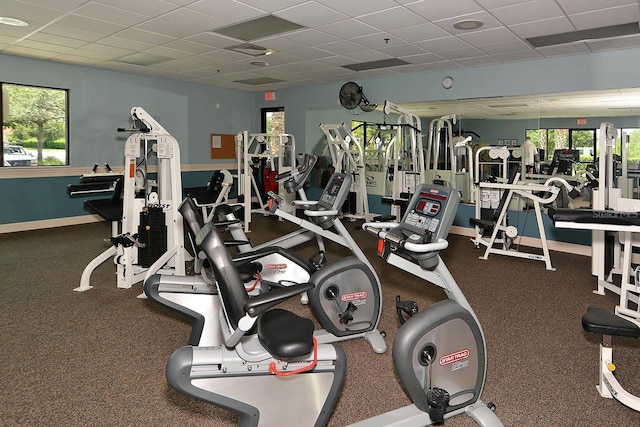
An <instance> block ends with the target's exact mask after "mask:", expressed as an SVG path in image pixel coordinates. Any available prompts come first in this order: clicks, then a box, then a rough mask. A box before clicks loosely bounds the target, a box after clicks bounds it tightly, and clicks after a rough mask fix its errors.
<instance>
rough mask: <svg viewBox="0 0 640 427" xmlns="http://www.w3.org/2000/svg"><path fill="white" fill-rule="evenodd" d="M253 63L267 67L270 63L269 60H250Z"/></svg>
mask: <svg viewBox="0 0 640 427" xmlns="http://www.w3.org/2000/svg"><path fill="white" fill-rule="evenodd" d="M249 64H251V65H255V66H256V67H267V66H269V63H268V62H267V61H251V62H249Z"/></svg>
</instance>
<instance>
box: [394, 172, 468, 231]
mask: <svg viewBox="0 0 640 427" xmlns="http://www.w3.org/2000/svg"><path fill="white" fill-rule="evenodd" d="M459 203H460V194H459V193H458V191H457V190H455V189H453V188H451V187H450V186H449V185H448V184H446V183H443V184H440V183H439V184H422V185H421V186H419V187H418V188H417V189H416V192H415V193H414V194H413V197H412V198H411V201H410V202H409V205H408V207H407V212H406V213H405V215H404V217H403V218H402V222H401V223H400V228H401V229H402V232H403V234H404V235H405V236H407V237H410V238H411V237H412V235H417V236H415V237H412V238H411V240H417V238H418V236H419V237H420V240H421V241H422V242H424V243H429V242H431V241H437V240H438V239H446V238H447V235H448V234H449V230H450V229H451V224H453V219H454V217H455V215H456V210H457V209H458V204H459ZM425 239H428V240H425Z"/></svg>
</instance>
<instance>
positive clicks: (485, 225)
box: [469, 218, 496, 230]
mask: <svg viewBox="0 0 640 427" xmlns="http://www.w3.org/2000/svg"><path fill="white" fill-rule="evenodd" d="M469 224H471V225H477V226H478V227H480V228H482V229H484V230H487V229H488V230H491V229H493V227H495V225H496V223H495V222H493V221H490V220H488V219H480V218H469Z"/></svg>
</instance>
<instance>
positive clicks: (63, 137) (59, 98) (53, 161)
mask: <svg viewBox="0 0 640 427" xmlns="http://www.w3.org/2000/svg"><path fill="white" fill-rule="evenodd" d="M0 87H1V88H2V104H1V105H2V108H1V110H2V130H1V133H2V145H3V151H2V166H4V167H19V166H64V165H68V164H69V144H68V141H69V125H68V123H69V122H68V117H69V115H68V104H69V103H68V91H67V90H65V89H52V88H43V87H37V86H26V85H17V84H8V83H0Z"/></svg>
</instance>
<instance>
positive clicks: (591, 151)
mask: <svg viewBox="0 0 640 427" xmlns="http://www.w3.org/2000/svg"><path fill="white" fill-rule="evenodd" d="M402 107H403V108H406V109H407V110H409V111H411V112H412V113H414V114H416V115H418V116H420V117H421V118H422V120H423V123H424V128H425V132H424V138H425V140H426V138H428V135H427V131H426V129H427V128H428V123H429V122H430V121H432V120H433V119H434V118H438V117H442V116H448V115H455V116H456V123H455V124H454V125H453V128H454V133H455V132H456V131H458V132H462V135H464V136H470V137H471V140H470V144H471V145H472V146H473V147H474V148H476V149H477V147H480V146H486V145H507V146H514V147H517V146H520V145H521V144H522V143H523V142H524V140H525V138H526V137H529V138H530V139H531V140H532V141H533V142H534V144H535V145H536V146H537V148H538V149H539V151H540V154H541V155H540V163H539V165H538V167H539V169H538V172H543V173H547V172H548V171H549V169H548V167H547V166H548V165H550V164H553V162H554V154H555V156H556V159H557V156H558V151H559V150H565V151H567V150H571V151H572V153H573V154H575V159H574V161H572V162H571V163H570V164H569V166H568V167H566V168H565V170H563V171H561V172H562V173H564V174H567V175H570V176H574V177H580V176H584V174H585V171H587V170H589V169H593V168H594V167H595V166H596V159H597V158H598V156H599V146H598V142H599V135H598V134H599V129H600V126H601V123H602V122H609V123H612V124H613V125H614V126H615V127H616V128H617V129H618V140H617V144H616V148H615V154H616V155H617V156H618V160H619V162H618V164H617V167H618V176H619V179H618V182H619V184H620V186H621V187H623V188H624V192H625V197H630V198H640V190H639V187H640V185H639V181H640V88H630V89H612V90H600V91H584V92H563V93H550V94H541V95H528V96H509V97H507V96H499V97H490V98H475V99H460V100H455V101H431V102H414V103H406V104H402ZM623 136H624V139H623ZM623 140H624V141H625V143H624V144H623V142H622V141H623ZM623 154H624V155H623ZM623 158H624V159H625V164H624V165H623V164H622V159H623ZM458 165H460V162H458ZM565 166H566V164H565ZM441 167H442V166H441ZM444 167H450V162H448V163H447V164H446V165H445V166H444ZM543 167H544V169H542V168H543ZM586 202H587V203H588V199H587V200H586ZM583 205H584V203H582V204H581V206H580V207H583Z"/></svg>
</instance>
